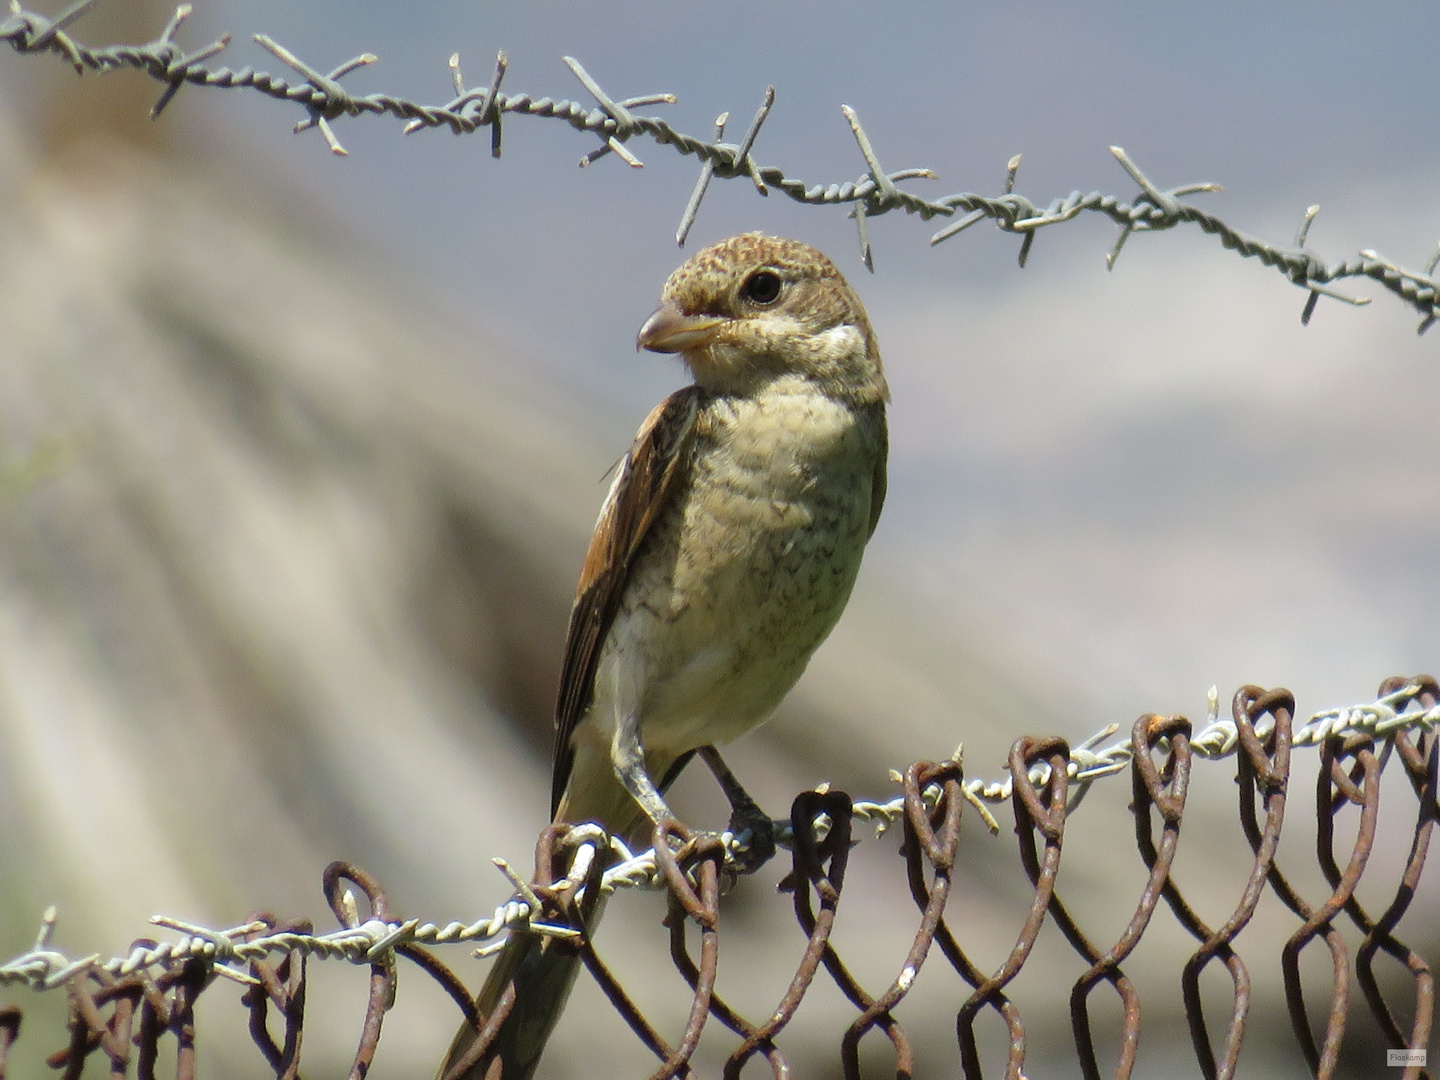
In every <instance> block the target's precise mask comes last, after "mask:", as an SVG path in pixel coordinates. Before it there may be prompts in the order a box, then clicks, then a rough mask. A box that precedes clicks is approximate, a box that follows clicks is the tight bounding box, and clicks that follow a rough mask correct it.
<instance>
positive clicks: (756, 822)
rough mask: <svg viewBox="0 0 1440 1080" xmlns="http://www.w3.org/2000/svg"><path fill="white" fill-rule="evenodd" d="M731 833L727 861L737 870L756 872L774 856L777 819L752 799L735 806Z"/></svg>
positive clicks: (727, 864)
mask: <svg viewBox="0 0 1440 1080" xmlns="http://www.w3.org/2000/svg"><path fill="white" fill-rule="evenodd" d="M730 835H731V837H732V838H733V839H732V841H731V843H730V844H729V845H728V846H727V847H726V852H725V853H726V856H727V858H726V860H725V862H726V866H727V867H729V868H731V869H733V870H734V871H735V873H737V874H753V873H754V872H755V871H756V870H759V869H760V867H762V866H764V865H765V864H766V863H767V862H769V861H770V860H771V859H773V858H774V857H775V823H774V822H773V821H771V820H770V815H769V814H767V813H765V812H764V811H763V810H761V809H760V807H759V806H757V805H756V804H755V803H753V802H752V803H750V804H749V805H748V806H743V807H741V806H737V807H735V808H734V812H733V813H732V814H731V815H730Z"/></svg>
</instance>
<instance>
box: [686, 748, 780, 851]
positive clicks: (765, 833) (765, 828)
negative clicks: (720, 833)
mask: <svg viewBox="0 0 1440 1080" xmlns="http://www.w3.org/2000/svg"><path fill="white" fill-rule="evenodd" d="M699 753H700V757H701V758H702V759H703V760H704V762H705V765H706V767H708V768H709V770H710V771H711V773H713V774H714V776H715V779H716V780H718V781H720V787H721V788H722V789H723V790H724V792H725V798H727V799H729V800H730V832H731V833H733V834H734V835H735V836H736V837H737V838H742V837H745V834H746V833H748V834H749V837H748V843H747V844H746V846H745V847H744V848H742V849H741V851H740V853H739V855H738V856H737V858H736V862H737V863H738V869H739V870H740V872H741V873H742V874H750V873H754V872H755V871H756V870H758V869H760V867H761V866H763V865H764V864H765V863H767V862H769V861H770V859H771V857H772V856H773V855H774V854H775V825H774V823H773V822H772V821H771V820H770V815H769V814H767V813H765V811H764V810H762V809H760V804H759V803H757V802H756V801H755V800H754V799H752V798H751V797H750V793H749V792H748V791H746V790H745V789H744V788H743V787H741V786H740V781H739V780H737V779H736V778H735V774H734V773H733V772H731V771H730V766H728V765H726V764H725V762H724V760H723V759H722V758H721V757H720V751H718V750H716V749H715V747H713V746H702V747H700V751H699Z"/></svg>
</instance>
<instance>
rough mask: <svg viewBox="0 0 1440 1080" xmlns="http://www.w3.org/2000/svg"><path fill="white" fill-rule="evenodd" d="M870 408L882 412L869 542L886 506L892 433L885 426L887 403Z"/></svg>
mask: <svg viewBox="0 0 1440 1080" xmlns="http://www.w3.org/2000/svg"><path fill="white" fill-rule="evenodd" d="M870 408H872V409H879V410H880V448H879V450H878V451H877V453H876V454H875V472H874V474H873V475H872V476H871V478H870V531H869V532H868V533H866V534H865V538H866V539H867V540H868V539H869V538H870V537H872V536H874V535H875V526H876V525H878V524H880V511H881V510H882V509H883V508H884V506H885V488H886V485H887V483H888V481H887V479H886V472H885V462H886V459H887V458H889V456H890V431H889V428H887V427H886V424H885V403H884V402H883V401H881V402H877V403H876V404H874V405H872V406H870Z"/></svg>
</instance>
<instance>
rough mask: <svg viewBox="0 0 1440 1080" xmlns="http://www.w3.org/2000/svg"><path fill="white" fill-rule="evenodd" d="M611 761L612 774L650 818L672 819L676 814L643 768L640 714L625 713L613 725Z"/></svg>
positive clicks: (643, 748) (655, 820)
mask: <svg viewBox="0 0 1440 1080" xmlns="http://www.w3.org/2000/svg"><path fill="white" fill-rule="evenodd" d="M610 763H611V764H612V765H614V766H615V776H616V778H617V779H618V780H619V781H620V783H621V785H622V786H623V787H624V788H625V790H626V791H628V792H629V793H630V794H631V796H632V797H633V798H634V799H635V801H636V802H637V803H639V804H640V808H641V809H642V810H644V811H645V814H646V816H647V817H649V818H650V820H651V822H653V823H654V824H656V825H659V824H660V823H661V822H662V821H675V820H677V819H676V817H675V815H674V814H673V813H672V812H671V810H670V807H668V806H667V805H665V800H664V799H663V798H662V797H661V796H660V792H659V791H658V790H657V789H656V787H655V782H654V781H653V780H651V779H650V774H649V772H647V771H646V769H645V747H644V746H642V745H641V743H640V718H639V717H636V716H627V717H625V718H624V719H623V720H621V721H620V723H619V724H618V725H616V728H615V738H614V739H613V740H611V743H610Z"/></svg>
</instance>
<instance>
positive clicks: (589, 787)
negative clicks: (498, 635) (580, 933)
mask: <svg viewBox="0 0 1440 1080" xmlns="http://www.w3.org/2000/svg"><path fill="white" fill-rule="evenodd" d="M689 758H690V755H689V754H685V755H684V756H683V757H682V758H681V759H680V760H679V761H678V762H677V761H676V760H675V759H673V758H671V757H668V756H667V757H663V758H661V757H650V756H647V759H646V764H647V766H648V767H650V768H651V769H652V770H653V772H652V775H655V776H663V777H665V781H664V786H668V784H669V782H670V781H671V780H673V779H674V778H675V775H676V774H677V773H678V771H679V767H680V766H683V764H684V762H685V761H688V760H689ZM575 761H576V765H575V768H574V770H573V771H572V773H571V776H570V783H569V785H568V786H567V788H566V791H565V795H564V798H562V799H561V800H560V805H559V806H558V807H557V809H556V813H555V820H556V821H557V822H560V821H590V822H598V823H600V824H601V826H602V827H603V828H605V829H606V831H607V832H609V833H610V834H611V835H618V836H624V835H626V834H628V833H629V832H631V831H632V830H633V829H634V828H635V826H636V824H637V823H638V822H639V821H641V820H642V819H643V818H644V813H643V812H642V811H641V809H640V807H639V805H638V804H637V803H636V802H635V800H634V799H633V798H631V796H630V795H629V793H628V792H626V790H625V789H624V788H623V787H622V786H621V785H620V781H619V780H617V779H616V777H615V772H614V770H613V768H611V766H610V762H609V758H608V757H607V756H605V750H604V748H603V747H602V748H597V747H595V746H591V745H589V744H583V745H582V746H581V747H579V748H578V752H577V754H576V759H575ZM558 827H559V826H552V827H551V828H552V829H554V828H558ZM606 859H607V856H598V857H597V863H596V865H595V869H596V870H599V869H601V868H602V865H603V863H604V861H606ZM554 870H556V871H559V872H563V871H560V870H559V868H558V867H556V868H554ZM594 884H595V885H596V886H597V889H596V893H597V895H596V897H595V899H594V901H593V903H594V905H595V906H594V907H593V908H590V907H589V905H588V904H585V903H582V904H581V905H580V906H581V909H582V911H583V912H584V914H583V915H582V916H581V917H582V918H583V920H584V923H585V933H586V934H587V936H589V935H593V934H594V932H595V928H596V926H598V925H599V923H600V916H601V914H602V913H603V911H604V908H605V897H604V896H603V895H599V891H598V885H599V882H598V880H596V881H595V882H594ZM587 889H588V886H587ZM579 973H580V957H579V955H578V953H577V952H576V951H575V946H574V945H573V944H572V943H570V942H567V941H565V940H563V939H559V938H555V937H549V936H545V937H542V936H541V935H539V934H533V933H526V932H524V931H517V932H515V933H513V934H511V936H510V940H509V941H508V942H506V944H505V948H504V949H502V950H501V951H500V955H499V957H497V958H496V961H495V966H494V967H493V968H491V969H490V975H489V977H488V978H487V979H486V980H485V985H484V986H483V987H482V988H481V990H480V993H479V994H478V995H477V996H476V998H475V1006H476V1010H477V1012H478V1013H479V1025H480V1026H479V1027H476V1026H474V1025H472V1024H469V1023H467V1024H465V1025H464V1026H462V1027H461V1028H460V1030H459V1032H457V1033H456V1035H455V1039H454V1041H453V1042H452V1043H451V1044H450V1051H449V1053H447V1054H446V1055H445V1062H444V1064H442V1065H441V1066H440V1072H439V1080H486V1078H487V1077H490V1074H489V1072H488V1070H489V1069H491V1068H493V1067H494V1063H495V1062H496V1061H497V1060H498V1061H499V1062H500V1072H499V1076H500V1077H501V1078H502V1080H529V1078H530V1077H531V1076H532V1075H534V1072H535V1068H536V1066H537V1065H539V1063H540V1054H541V1053H542V1052H543V1051H544V1049H545V1043H546V1042H547V1041H549V1038H550V1032H551V1031H553V1030H554V1028H555V1024H556V1023H557V1022H558V1021H559V1019H560V1014H561V1013H562V1012H563V1011H564V1010H565V1002H566V1000H567V999H568V998H569V997H570V990H571V988H572V987H573V986H574V985H575V977H576V976H577V975H578V974H579ZM512 986H513V988H514V992H513V995H511V994H510V993H508V991H510V989H511V987H512ZM506 1008H508V1009H509V1011H508V1012H507V1013H506V1014H505V1016H504V1017H503V1019H501V1020H500V1022H499V1027H498V1030H495V1031H494V1032H493V1037H491V1036H492V1032H491V1031H490V1030H487V1029H488V1028H489V1020H490V1018H491V1017H493V1016H495V1015H497V1010H503V1009H506ZM482 1040H483V1042H484V1046H483V1048H482V1047H481V1046H480V1043H481V1042H482ZM472 1059H473V1060H472ZM490 1080H494V1078H493V1077H491V1078H490Z"/></svg>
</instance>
